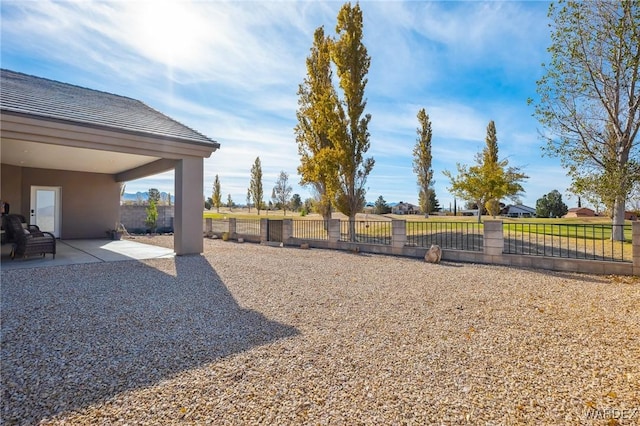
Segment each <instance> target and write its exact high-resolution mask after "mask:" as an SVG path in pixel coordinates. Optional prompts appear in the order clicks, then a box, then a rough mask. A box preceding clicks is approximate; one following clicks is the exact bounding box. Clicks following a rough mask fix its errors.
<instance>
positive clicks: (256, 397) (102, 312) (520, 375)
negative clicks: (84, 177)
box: [0, 237, 640, 425]
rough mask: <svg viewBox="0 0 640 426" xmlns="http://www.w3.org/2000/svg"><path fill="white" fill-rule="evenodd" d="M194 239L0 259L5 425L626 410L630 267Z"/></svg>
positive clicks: (637, 400)
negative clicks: (165, 255) (575, 270)
mask: <svg viewBox="0 0 640 426" xmlns="http://www.w3.org/2000/svg"><path fill="white" fill-rule="evenodd" d="M136 241H139V242H152V243H154V244H159V245H165V246H171V243H172V240H171V237H153V238H151V239H149V238H140V237H138V238H136ZM204 244H205V255H204V256H186V257H177V258H175V259H155V260H149V261H142V262H136V261H127V262H113V263H100V264H87V265H76V266H70V267H53V268H41V269H29V270H13V271H2V273H1V277H2V293H1V296H2V306H1V308H2V310H1V320H2V342H1V343H2V347H1V353H0V355H1V363H2V370H1V373H2V408H1V410H2V412H1V413H2V423H4V424H7V425H10V424H38V423H42V424H130V425H132V424H136V425H138V424H149V425H158V424H215V425H226V424H229V425H231V424H337V425H341V424H348V425H353V424H416V425H421V424H447V425H459V424H496V425H497V424H505V425H512V424H571V425H578V424H610V423H609V421H611V420H617V421H619V423H620V424H638V423H640V282H639V281H638V280H637V279H633V278H628V277H627V278H622V277H600V276H591V275H577V274H567V273H555V272H549V271H538V270H521V269H509V268H504V267H497V266H483V265H472V264H456V263H449V262H444V263H443V264H440V265H433V264H427V263H424V262H421V261H419V260H416V259H406V258H397V257H389V256H377V255H365V254H351V253H346V252H336V251H328V250H313V249H312V250H301V249H297V248H279V247H266V246H261V245H257V244H249V243H244V244H237V243H234V242H223V241H220V240H205V242H204ZM607 410H609V411H607ZM592 417H595V418H596V419H595V420H594V419H592Z"/></svg>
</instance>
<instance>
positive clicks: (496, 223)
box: [483, 220, 504, 256]
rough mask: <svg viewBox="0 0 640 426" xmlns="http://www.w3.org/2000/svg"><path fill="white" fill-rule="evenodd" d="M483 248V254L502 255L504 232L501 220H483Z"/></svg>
mask: <svg viewBox="0 0 640 426" xmlns="http://www.w3.org/2000/svg"><path fill="white" fill-rule="evenodd" d="M483 225H484V238H483V250H484V254H485V256H502V251H503V250H504V232H503V228H502V221H501V220H485V221H484V223H483Z"/></svg>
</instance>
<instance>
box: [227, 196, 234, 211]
mask: <svg viewBox="0 0 640 426" xmlns="http://www.w3.org/2000/svg"><path fill="white" fill-rule="evenodd" d="M235 205H236V203H234V202H233V198H231V194H227V207H229V208H232V207H234V206H235Z"/></svg>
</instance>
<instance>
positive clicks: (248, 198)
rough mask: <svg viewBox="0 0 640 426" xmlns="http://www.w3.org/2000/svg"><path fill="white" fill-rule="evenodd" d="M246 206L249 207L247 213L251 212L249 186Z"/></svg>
mask: <svg viewBox="0 0 640 426" xmlns="http://www.w3.org/2000/svg"><path fill="white" fill-rule="evenodd" d="M247 207H248V208H249V213H251V188H247Z"/></svg>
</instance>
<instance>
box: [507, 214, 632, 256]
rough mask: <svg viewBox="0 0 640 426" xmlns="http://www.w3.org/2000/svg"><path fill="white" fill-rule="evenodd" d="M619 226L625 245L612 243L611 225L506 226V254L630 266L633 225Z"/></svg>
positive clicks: (515, 224) (520, 224) (537, 224)
mask: <svg viewBox="0 0 640 426" xmlns="http://www.w3.org/2000/svg"><path fill="white" fill-rule="evenodd" d="M616 226H620V227H622V229H623V232H624V236H625V241H613V240H611V233H612V231H613V225H608V224H549V223H505V224H504V250H503V253H507V254H524V255H530V256H548V257H565V258H569V259H588V260H607V261H613V262H631V261H632V249H631V225H616Z"/></svg>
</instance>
